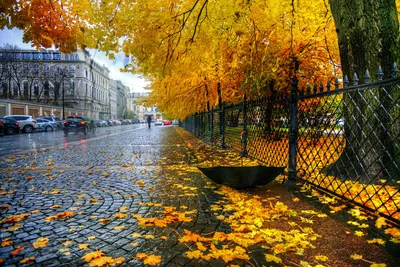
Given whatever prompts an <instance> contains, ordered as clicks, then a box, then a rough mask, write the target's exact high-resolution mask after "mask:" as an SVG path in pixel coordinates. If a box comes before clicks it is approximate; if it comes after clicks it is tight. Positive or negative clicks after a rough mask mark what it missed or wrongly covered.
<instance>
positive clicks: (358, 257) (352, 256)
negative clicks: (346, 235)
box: [350, 254, 363, 260]
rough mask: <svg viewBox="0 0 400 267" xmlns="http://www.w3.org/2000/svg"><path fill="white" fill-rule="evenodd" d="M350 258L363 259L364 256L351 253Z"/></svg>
mask: <svg viewBox="0 0 400 267" xmlns="http://www.w3.org/2000/svg"><path fill="white" fill-rule="evenodd" d="M350 258H352V259H353V260H361V259H362V258H363V256H362V255H359V254H352V255H350Z"/></svg>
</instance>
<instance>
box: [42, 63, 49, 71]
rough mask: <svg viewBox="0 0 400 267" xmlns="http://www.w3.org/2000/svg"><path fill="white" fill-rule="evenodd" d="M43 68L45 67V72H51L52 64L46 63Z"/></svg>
mask: <svg viewBox="0 0 400 267" xmlns="http://www.w3.org/2000/svg"><path fill="white" fill-rule="evenodd" d="M43 69H44V72H49V71H50V65H49V64H44V66H43Z"/></svg>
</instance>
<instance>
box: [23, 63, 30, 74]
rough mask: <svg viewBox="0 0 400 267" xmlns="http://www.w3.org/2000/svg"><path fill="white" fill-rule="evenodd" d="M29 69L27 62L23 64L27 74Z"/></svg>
mask: <svg viewBox="0 0 400 267" xmlns="http://www.w3.org/2000/svg"><path fill="white" fill-rule="evenodd" d="M28 71H29V67H28V64H24V73H25V74H27V73H28Z"/></svg>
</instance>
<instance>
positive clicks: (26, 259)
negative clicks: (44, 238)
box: [19, 256, 36, 264]
mask: <svg viewBox="0 0 400 267" xmlns="http://www.w3.org/2000/svg"><path fill="white" fill-rule="evenodd" d="M35 260H36V258H35V257H34V256H32V257H29V258H24V259H22V260H20V261H19V262H20V263H22V264H29V263H32V262H34V261H35Z"/></svg>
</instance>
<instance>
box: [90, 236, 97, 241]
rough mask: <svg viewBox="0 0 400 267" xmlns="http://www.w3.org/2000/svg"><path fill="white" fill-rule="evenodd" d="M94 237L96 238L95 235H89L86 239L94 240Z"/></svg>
mask: <svg viewBox="0 0 400 267" xmlns="http://www.w3.org/2000/svg"><path fill="white" fill-rule="evenodd" d="M95 239H96V237H95V236H89V237H88V240H95Z"/></svg>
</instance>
